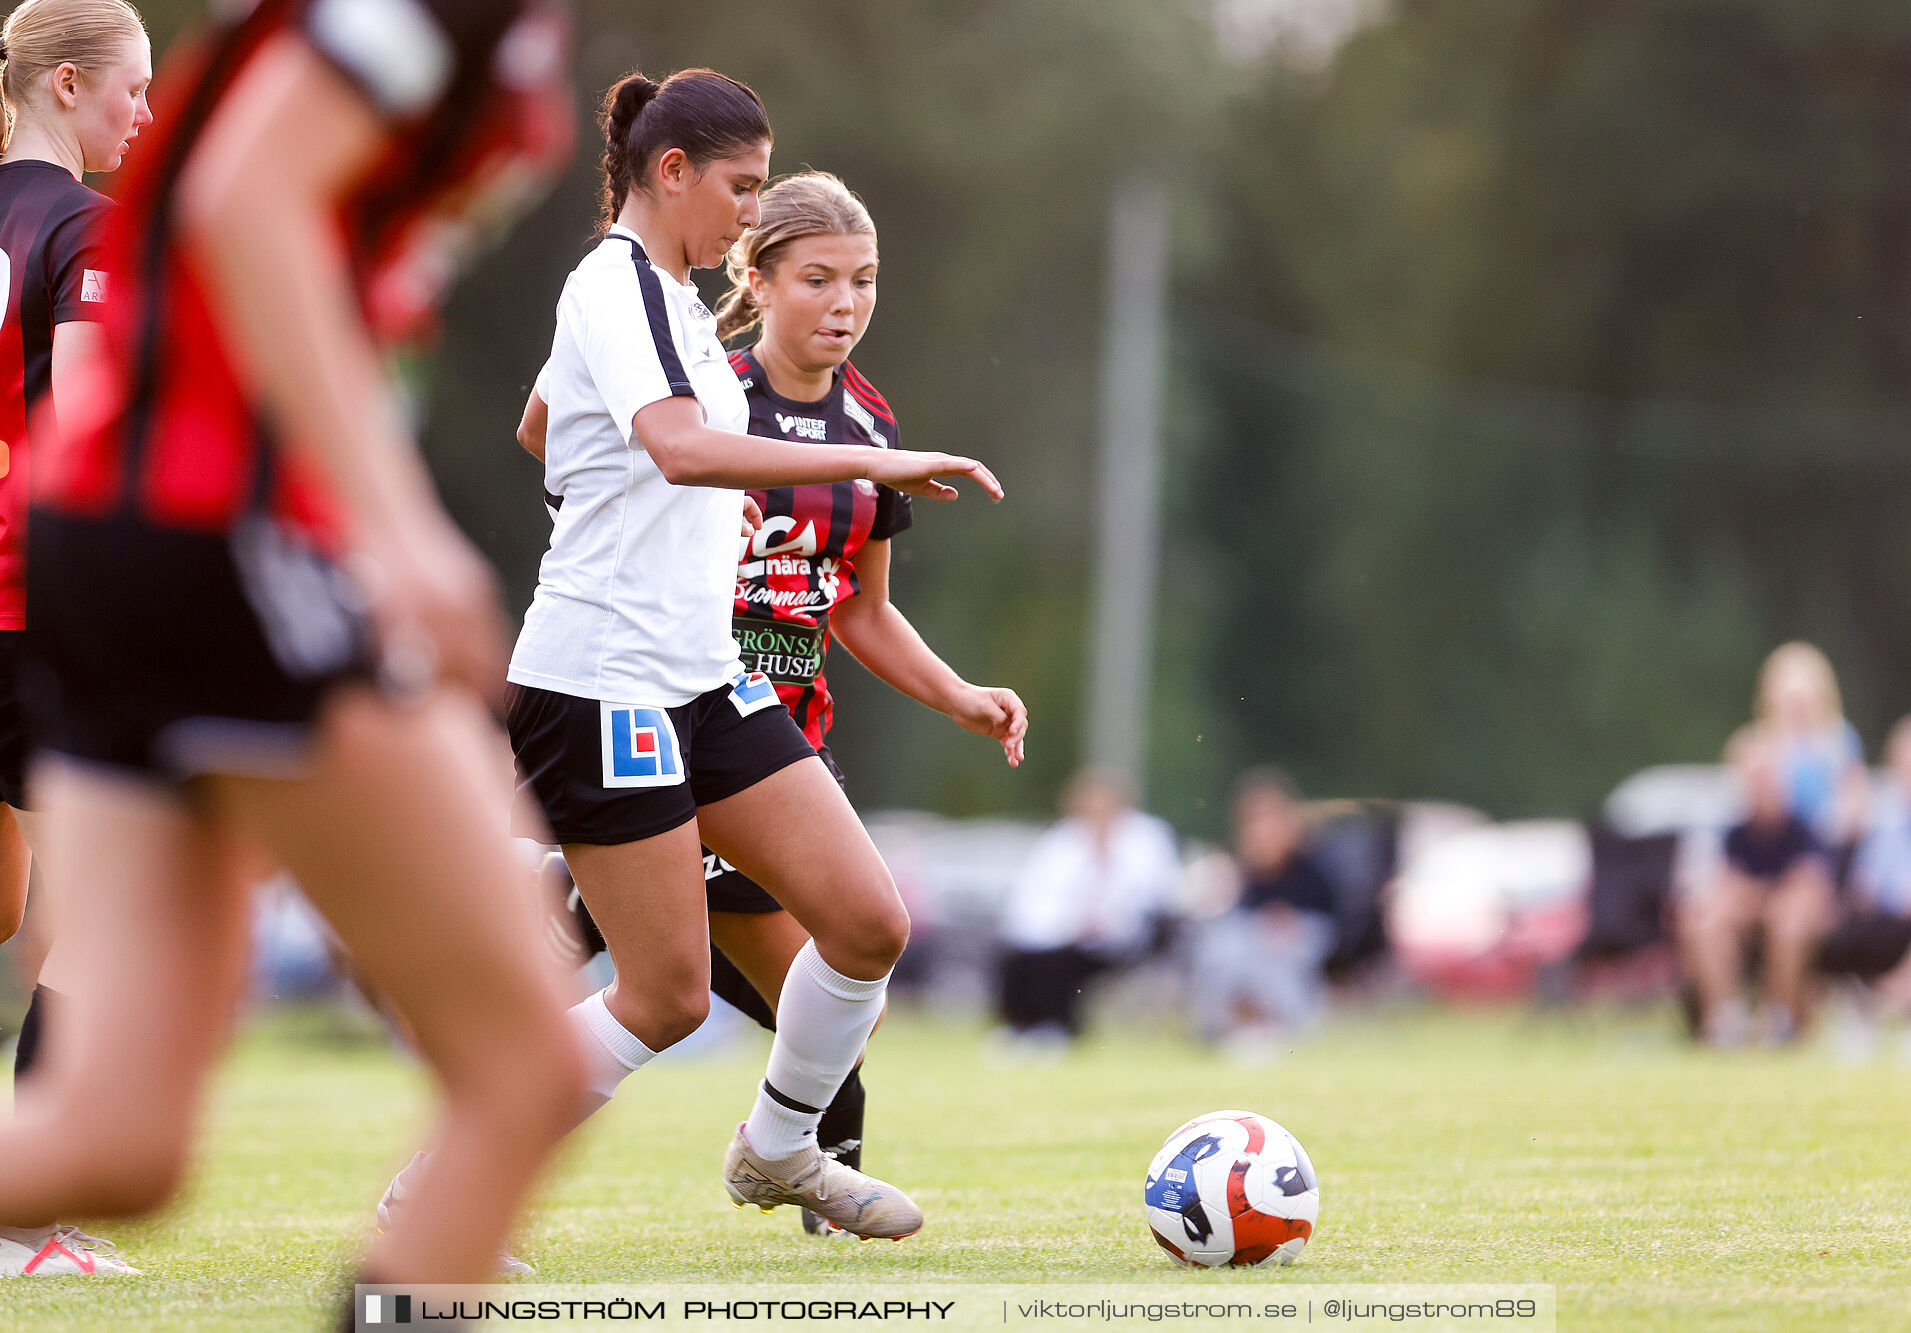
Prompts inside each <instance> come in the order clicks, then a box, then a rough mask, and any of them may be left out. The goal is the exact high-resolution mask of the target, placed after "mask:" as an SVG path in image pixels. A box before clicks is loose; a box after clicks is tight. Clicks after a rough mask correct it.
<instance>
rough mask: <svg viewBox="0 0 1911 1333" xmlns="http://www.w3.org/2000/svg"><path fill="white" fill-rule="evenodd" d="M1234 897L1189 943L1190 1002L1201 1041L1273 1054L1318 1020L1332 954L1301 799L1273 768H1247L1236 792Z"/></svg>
mask: <svg viewBox="0 0 1911 1333" xmlns="http://www.w3.org/2000/svg"><path fill="white" fill-rule="evenodd" d="M1234 859H1235V867H1236V870H1237V873H1238V876H1239V884H1240V896H1239V898H1238V899H1237V901H1236V903H1235V905H1234V908H1233V910H1231V911H1228V912H1225V913H1223V914H1222V915H1220V916H1218V917H1215V918H1213V919H1212V920H1210V921H1208V922H1206V923H1205V924H1204V925H1203V927H1202V929H1201V932H1200V934H1199V936H1198V937H1197V939H1196V941H1195V947H1194V976H1193V980H1192V982H1191V983H1190V998H1191V1001H1192V1004H1193V1008H1194V1022H1195V1028H1196V1030H1197V1031H1198V1032H1199V1033H1200V1034H1201V1036H1202V1038H1203V1039H1204V1040H1206V1041H1226V1042H1228V1043H1229V1044H1230V1045H1233V1046H1236V1047H1239V1048H1242V1049H1243V1050H1245V1049H1248V1048H1259V1049H1261V1050H1263V1051H1271V1050H1272V1048H1273V1046H1274V1044H1275V1043H1276V1042H1278V1041H1279V1040H1280V1039H1281V1038H1282V1037H1284V1036H1285V1035H1287V1034H1288V1033H1291V1032H1292V1031H1294V1030H1296V1029H1299V1028H1304V1027H1306V1026H1307V1025H1308V1024H1310V1023H1311V1022H1313V1020H1314V1019H1315V1018H1316V1017H1317V1016H1318V1015H1319V1012H1320V1006H1321V989H1322V983H1321V964H1322V963H1323V962H1324V961H1325V960H1326V958H1327V955H1328V954H1330V953H1332V952H1333V949H1334V939H1335V932H1334V889H1333V885H1332V884H1331V883H1330V882H1329V881H1328V879H1327V877H1326V876H1325V875H1324V874H1322V873H1321V870H1320V868H1319V867H1318V866H1317V865H1316V864H1315V863H1314V860H1313V858H1312V857H1311V856H1310V855H1309V852H1308V830H1307V822H1306V819H1305V817H1304V815H1303V813H1302V810H1301V805H1300V795H1299V793H1298V792H1297V791H1296V789H1295V787H1294V784H1293V782H1292V781H1291V780H1290V779H1289V778H1288V776H1287V775H1286V774H1285V773H1283V772H1281V771H1280V770H1279V769H1277V768H1265V767H1264V768H1254V769H1249V770H1248V771H1247V772H1246V773H1245V774H1243V775H1242V777H1241V779H1240V781H1239V782H1238V783H1237V784H1236V787H1235V795H1234Z"/></svg>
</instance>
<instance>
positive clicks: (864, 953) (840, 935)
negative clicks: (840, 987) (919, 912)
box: [818, 901, 909, 976]
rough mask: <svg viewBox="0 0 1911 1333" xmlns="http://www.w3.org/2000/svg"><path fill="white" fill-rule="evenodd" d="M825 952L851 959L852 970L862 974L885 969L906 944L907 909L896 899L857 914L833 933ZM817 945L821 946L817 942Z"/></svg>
mask: <svg viewBox="0 0 1911 1333" xmlns="http://www.w3.org/2000/svg"><path fill="white" fill-rule="evenodd" d="M835 936H836V938H835V939H833V940H832V941H830V943H831V945H832V946H833V947H831V948H829V949H828V950H826V951H825V952H826V955H836V956H840V957H843V958H845V959H846V960H850V961H851V962H853V964H854V967H853V969H852V970H853V971H854V972H856V973H860V974H862V975H865V976H869V975H878V974H880V973H883V972H887V971H888V970H889V969H890V968H892V967H894V966H895V965H896V960H897V959H898V958H900V957H902V951H903V949H904V948H906V947H907V946H908V944H909V912H908V909H906V908H905V907H904V906H903V905H902V903H901V902H900V901H892V902H890V903H886V904H885V905H884V906H882V907H881V908H879V909H876V910H874V911H868V912H863V913H860V914H859V915H858V916H857V917H856V919H855V920H854V921H851V922H848V923H846V924H845V925H843V926H842V927H840V928H839V929H838V930H837V931H836V932H835ZM818 947H819V948H821V947H822V945H821V943H820V942H819V945H818Z"/></svg>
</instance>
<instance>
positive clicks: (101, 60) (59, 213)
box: [0, 0, 153, 1277]
mask: <svg viewBox="0 0 1911 1333" xmlns="http://www.w3.org/2000/svg"><path fill="white" fill-rule="evenodd" d="M151 81H152V48H151V45H150V43H149V42H148V41H147V39H146V29H145V26H144V24H143V23H142V22H141V21H140V17H139V14H138V13H137V12H136V11H135V10H134V9H133V8H132V6H130V5H128V4H126V3H124V0H26V3H24V4H22V5H20V6H19V7H18V8H17V9H15V10H14V11H13V12H12V13H11V14H9V15H8V16H7V21H6V24H5V26H4V27H0V102H4V104H5V116H6V128H5V150H4V152H0V307H3V308H4V322H0V941H3V940H5V939H7V938H8V937H9V936H11V935H12V934H13V933H14V932H15V931H16V930H18V929H19V926H20V921H21V914H22V912H23V911H24V909H25V907H26V895H27V880H28V872H29V870H30V868H31V864H32V859H33V850H32V849H33V847H34V846H35V845H37V844H39V843H41V842H43V841H44V840H43V839H42V838H41V837H39V836H38V833H39V830H37V829H36V828H35V827H34V816H32V815H30V814H29V813H28V811H29V809H30V807H29V805H28V803H27V800H26V766H27V749H28V745H27V732H26V715H25V709H24V708H23V706H22V704H21V701H20V698H19V693H18V671H19V663H20V647H21V640H22V638H23V637H24V634H25V628H26V586H25V579H24V569H25V557H26V550H25V540H24V538H25V530H26V513H27V475H28V459H29V458H30V456H31V449H30V447H29V444H30V440H31V439H32V437H33V436H34V435H36V434H37V435H40V436H42V437H44V436H45V435H46V434H47V432H48V431H50V430H51V429H52V428H53V425H54V423H55V422H57V420H58V419H59V417H60V415H61V414H62V411H64V413H65V414H66V415H69V416H71V415H75V414H77V413H78V412H79V411H80V410H81V403H80V395H81V393H82V385H81V376H80V375H79V374H78V373H76V371H77V368H78V367H79V366H81V365H83V364H84V363H85V361H86V359H87V357H88V356H89V355H93V354H95V353H97V351H98V349H99V344H100V342H101V339H102V334H101V331H100V325H99V320H100V317H101V312H102V311H103V309H104V307H105V303H106V296H107V291H108V289H109V286H110V283H109V280H108V277H107V272H106V261H105V260H104V259H103V258H101V257H100V249H99V243H98V227H99V223H100V220H101V218H102V217H103V215H104V214H105V212H106V211H107V210H108V209H109V208H110V207H111V205H110V204H109V203H108V202H107V201H106V199H105V197H104V196H103V195H98V194H95V193H94V192H93V191H92V190H89V189H88V188H87V187H86V186H85V185H83V184H81V182H80V178H81V177H82V176H83V175H84V174H86V173H87V172H96V173H104V172H111V171H116V170H118V169H119V165H120V163H121V161H122V160H123V159H124V158H125V156H126V154H127V152H128V151H129V150H130V149H131V147H132V144H133V141H134V140H136V139H137V138H139V135H140V131H141V130H143V129H145V128H146V126H148V125H150V124H151V123H152V119H153V117H152V112H151V111H150V110H148V108H147V106H146V85H147V84H148V83H150V82H151ZM66 961H67V960H66V957H65V951H63V950H60V949H57V948H56V949H54V950H53V952H52V953H51V954H49V955H48V957H47V959H46V963H45V965H44V966H43V967H42V968H41V971H40V975H39V977H38V978H37V982H38V984H36V985H35V987H34V990H33V1000H32V1003H31V1004H30V1005H29V1006H28V1008H27V1015H26V1020H25V1022H24V1023H22V1025H21V1029H20V1038H19V1041H18V1043H17V1044H16V1046H15V1048H14V1052H15V1053H14V1066H13V1074H14V1082H15V1084H16V1085H19V1084H20V1083H21V1082H22V1081H23V1080H24V1079H25V1077H26V1075H27V1074H28V1073H29V1072H31V1070H32V1068H33V1063H34V1056H35V1054H36V1052H37V1051H38V1049H39V1039H40V1035H41V1032H42V1029H43V1027H44V1024H45V1022H46V1019H47V1013H48V1010H49V1009H51V1008H53V1007H55V1002H54V998H53V992H54V991H56V990H57V989H59V987H60V986H61V985H62V984H63V983H62V981H61V973H62V969H63V968H64V967H65V965H66ZM6 1221H7V1222H8V1223H10V1225H5V1226H0V1277H12V1276H41V1277H52V1276H68V1275H92V1274H123V1273H136V1272H138V1270H137V1269H135V1268H132V1267H131V1266H130V1265H128V1264H127V1263H126V1261H125V1260H124V1259H121V1258H120V1257H119V1256H118V1255H117V1254H115V1253H114V1252H113V1247H112V1246H111V1245H108V1244H106V1243H105V1242H103V1241H99V1240H97V1239H96V1238H94V1237H91V1236H88V1235H86V1234H85V1233H84V1232H82V1231H80V1230H78V1229H77V1228H75V1227H60V1226H56V1225H54V1223H53V1222H52V1221H50V1220H47V1221H45V1222H44V1224H33V1223H32V1219H28V1218H23V1217H15V1218H8V1219H6Z"/></svg>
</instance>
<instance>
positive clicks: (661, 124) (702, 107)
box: [599, 69, 771, 228]
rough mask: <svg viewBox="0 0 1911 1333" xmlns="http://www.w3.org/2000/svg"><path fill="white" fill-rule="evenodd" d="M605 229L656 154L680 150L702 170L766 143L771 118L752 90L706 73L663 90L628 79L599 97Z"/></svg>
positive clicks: (681, 77) (680, 75)
mask: <svg viewBox="0 0 1911 1333" xmlns="http://www.w3.org/2000/svg"><path fill="white" fill-rule="evenodd" d="M599 123H600V124H601V126H602V128H603V131H604V226H605V227H607V228H608V227H609V226H610V225H611V224H612V223H614V222H616V221H617V217H618V214H620V213H622V212H623V211H624V204H625V202H626V201H627V200H629V198H630V194H631V191H632V190H641V189H642V188H643V180H644V173H645V171H646V169H648V168H649V166H650V164H651V162H652V160H653V159H655V158H656V156H657V154H659V153H661V152H663V151H665V150H666V149H670V148H681V149H682V150H683V152H684V156H686V157H688V158H689V159H690V164H691V165H692V166H693V167H696V168H698V169H699V170H701V169H702V168H703V167H705V166H708V165H709V164H710V163H712V162H715V161H718V160H719V159H721V158H725V157H733V156H735V155H736V154H738V153H741V152H744V151H746V150H748V149H751V148H754V147H756V145H758V144H760V143H767V142H769V140H770V138H771V134H770V116H769V113H768V112H767V111H765V110H764V109H763V101H762V99H761V98H759V97H758V96H757V95H756V93H755V92H753V91H752V90H751V89H750V87H749V85H747V84H743V83H739V82H737V80H735V79H732V78H730V77H728V76H727V75H723V74H719V73H717V72H716V71H715V70H709V69H684V70H678V71H677V72H676V73H675V74H672V75H671V76H670V77H669V78H667V79H665V80H664V81H663V82H662V83H654V82H652V81H651V80H650V79H647V78H645V77H644V76H643V75H642V74H640V73H637V72H634V71H633V72H632V73H630V74H626V75H625V76H624V77H623V78H621V79H619V80H618V81H617V82H616V83H615V84H613V85H612V86H611V89H610V91H609V92H607V93H605V94H604V106H603V112H602V115H601V117H600V122H599Z"/></svg>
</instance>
